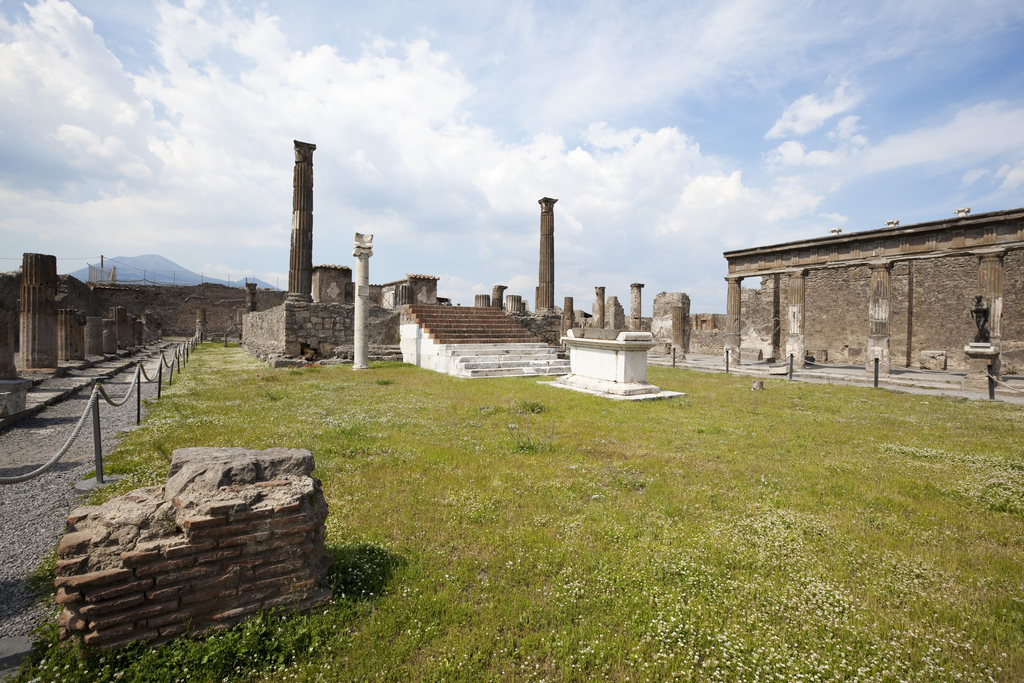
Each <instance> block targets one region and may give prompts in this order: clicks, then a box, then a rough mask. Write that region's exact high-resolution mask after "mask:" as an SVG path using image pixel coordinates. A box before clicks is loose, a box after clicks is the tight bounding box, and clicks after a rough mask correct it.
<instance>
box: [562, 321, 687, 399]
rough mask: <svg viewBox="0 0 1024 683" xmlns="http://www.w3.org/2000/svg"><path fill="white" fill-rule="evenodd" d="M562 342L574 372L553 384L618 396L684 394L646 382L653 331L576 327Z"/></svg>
mask: <svg viewBox="0 0 1024 683" xmlns="http://www.w3.org/2000/svg"><path fill="white" fill-rule="evenodd" d="M562 343H563V344H565V345H566V346H568V347H569V363H570V365H571V367H572V374H570V375H566V376H565V377H560V378H558V379H557V380H555V382H554V384H557V385H559V386H563V387H566V388H568V389H574V390H576V391H582V392H584V393H589V394H597V395H600V396H606V397H608V398H617V399H632V400H636V399H643V398H669V397H671V396H681V395H682V394H679V393H677V392H663V391H661V390H660V389H659V388H658V387H656V386H654V385H653V384H649V383H648V382H647V351H648V350H649V349H650V348H651V347H652V346H654V335H652V334H651V333H650V332H628V331H624V330H601V329H595V328H579V329H577V328H573V329H571V330H569V333H568V334H567V335H565V336H564V337H562Z"/></svg>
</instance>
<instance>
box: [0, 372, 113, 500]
mask: <svg viewBox="0 0 1024 683" xmlns="http://www.w3.org/2000/svg"><path fill="white" fill-rule="evenodd" d="M96 386H97V389H93V391H92V394H91V395H90V396H89V405H87V406H86V407H85V412H84V413H82V417H81V418H80V419H79V420H78V424H77V425H75V431H73V432H71V436H70V437H69V438H68V440H67V441H66V442H65V443H64V445H63V446H62V447H61V449H60V450H59V451H57V454H56V455H55V456H53V457H52V458H50V460H49V461H48V462H47V463H46V464H44V465H42V466H41V467H39V468H38V469H36V470H33V471H32V472H29V473H27V474H22V475H20V476H17V477H0V486H6V485H9V484H20V483H21V482H23V481H28V480H29V479H35V478H36V477H38V476H39V475H40V474H43V473H45V472H47V471H49V469H50V468H51V467H53V466H54V465H56V464H57V461H59V460H60V459H61V458H63V457H64V454H65V453H67V452H68V450H69V449H70V448H71V444H73V443H74V442H75V439H77V438H78V435H79V433H80V432H81V431H82V426H83V425H84V424H85V418H87V417H88V416H89V413H91V412H92V410H93V408H94V406H95V405H96V402H97V400H98V398H97V397H98V396H99V390H98V387H99V386H100V385H99V384H97V385H96Z"/></svg>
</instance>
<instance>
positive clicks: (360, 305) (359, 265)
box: [352, 232, 373, 370]
mask: <svg viewBox="0 0 1024 683" xmlns="http://www.w3.org/2000/svg"><path fill="white" fill-rule="evenodd" d="M352 255H353V256H355V257H356V272H355V283H354V284H355V290H356V291H355V295H356V310H355V321H354V324H353V326H352V327H353V333H354V336H353V340H352V347H353V361H352V369H353V370H367V369H368V368H369V367H370V363H369V360H370V345H369V341H368V340H367V327H368V326H369V321H370V257H371V256H373V235H363V234H361V233H358V232H357V233H356V238H355V246H354V247H353V249H352Z"/></svg>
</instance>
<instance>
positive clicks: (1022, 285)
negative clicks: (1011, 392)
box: [1002, 249, 1024, 370]
mask: <svg viewBox="0 0 1024 683" xmlns="http://www.w3.org/2000/svg"><path fill="white" fill-rule="evenodd" d="M1002 346H1003V353H1002V360H1003V367H1004V368H1005V367H1006V366H1007V365H1010V366H1013V367H1016V368H1017V369H1018V370H1024V251H1022V250H1019V249H1018V250H1015V251H1011V252H1010V253H1008V254H1007V255H1006V257H1005V258H1003V342H1002Z"/></svg>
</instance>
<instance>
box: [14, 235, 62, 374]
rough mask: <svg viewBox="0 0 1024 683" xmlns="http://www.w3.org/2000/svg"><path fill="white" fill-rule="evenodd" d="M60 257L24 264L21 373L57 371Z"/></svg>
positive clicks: (30, 258) (29, 257) (27, 258)
mask: <svg viewBox="0 0 1024 683" xmlns="http://www.w3.org/2000/svg"><path fill="white" fill-rule="evenodd" d="M56 296H57V257H56V256H50V255H49V254H25V255H24V256H23V257H22V262H21V369H22V370H28V369H30V368H55V367H57V307H56V305H55V304H54V300H55V299H56Z"/></svg>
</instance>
